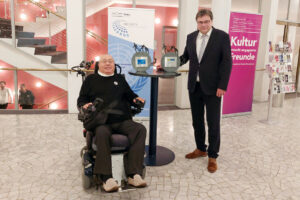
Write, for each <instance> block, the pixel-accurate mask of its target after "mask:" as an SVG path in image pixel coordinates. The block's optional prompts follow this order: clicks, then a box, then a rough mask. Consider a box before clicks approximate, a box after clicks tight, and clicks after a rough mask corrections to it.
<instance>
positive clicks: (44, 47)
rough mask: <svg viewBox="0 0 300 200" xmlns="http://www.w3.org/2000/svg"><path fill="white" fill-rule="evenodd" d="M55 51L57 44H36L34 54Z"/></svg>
mask: <svg viewBox="0 0 300 200" xmlns="http://www.w3.org/2000/svg"><path fill="white" fill-rule="evenodd" d="M55 51H56V46H55V45H36V46H35V52H34V54H36V55H44V53H47V52H55Z"/></svg>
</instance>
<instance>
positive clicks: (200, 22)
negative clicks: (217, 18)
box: [197, 20, 211, 25]
mask: <svg viewBox="0 0 300 200" xmlns="http://www.w3.org/2000/svg"><path fill="white" fill-rule="evenodd" d="M210 22H211V20H205V21H197V24H201V25H202V24H209V23H210Z"/></svg>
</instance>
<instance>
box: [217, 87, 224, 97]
mask: <svg viewBox="0 0 300 200" xmlns="http://www.w3.org/2000/svg"><path fill="white" fill-rule="evenodd" d="M225 92H226V91H225V90H222V89H220V88H218V89H217V94H216V95H217V97H222V96H224V94H225Z"/></svg>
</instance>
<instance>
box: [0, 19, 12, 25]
mask: <svg viewBox="0 0 300 200" xmlns="http://www.w3.org/2000/svg"><path fill="white" fill-rule="evenodd" d="M0 24H11V22H10V19H3V18H0Z"/></svg>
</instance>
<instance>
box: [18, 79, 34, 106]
mask: <svg viewBox="0 0 300 200" xmlns="http://www.w3.org/2000/svg"><path fill="white" fill-rule="evenodd" d="M19 92H20V93H19V104H20V106H21V107H22V109H32V108H33V105H34V95H33V93H32V92H31V91H30V90H28V89H26V85H25V84H24V83H23V84H21V85H20V91H19Z"/></svg>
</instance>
